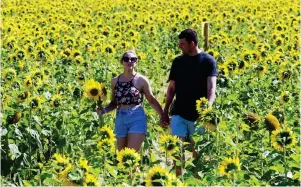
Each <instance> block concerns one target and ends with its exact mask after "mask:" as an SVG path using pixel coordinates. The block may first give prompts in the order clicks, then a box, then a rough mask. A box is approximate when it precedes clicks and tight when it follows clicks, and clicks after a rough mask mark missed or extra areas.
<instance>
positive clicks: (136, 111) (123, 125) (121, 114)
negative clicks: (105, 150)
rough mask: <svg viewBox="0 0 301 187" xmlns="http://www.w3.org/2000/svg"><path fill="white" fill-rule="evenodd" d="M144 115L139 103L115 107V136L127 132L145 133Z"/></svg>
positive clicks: (123, 134) (125, 134)
mask: <svg viewBox="0 0 301 187" xmlns="http://www.w3.org/2000/svg"><path fill="white" fill-rule="evenodd" d="M146 127H147V123H146V115H145V113H144V110H143V108H142V106H141V105H138V106H135V107H133V108H127V109H117V112H116V119H115V129H114V133H115V135H116V137H117V138H121V137H127V136H128V134H146Z"/></svg>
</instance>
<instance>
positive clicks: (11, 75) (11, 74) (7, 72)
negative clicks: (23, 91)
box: [2, 68, 17, 82]
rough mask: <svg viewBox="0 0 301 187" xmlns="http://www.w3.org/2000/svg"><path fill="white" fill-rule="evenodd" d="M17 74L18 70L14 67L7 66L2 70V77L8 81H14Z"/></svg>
mask: <svg viewBox="0 0 301 187" xmlns="http://www.w3.org/2000/svg"><path fill="white" fill-rule="evenodd" d="M16 76H17V73H16V70H15V69H13V68H6V69H4V70H3V72H2V79H3V80H5V81H8V82H11V81H13V80H14V79H15V78H16Z"/></svg>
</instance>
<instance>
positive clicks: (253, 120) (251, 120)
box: [244, 112, 260, 130]
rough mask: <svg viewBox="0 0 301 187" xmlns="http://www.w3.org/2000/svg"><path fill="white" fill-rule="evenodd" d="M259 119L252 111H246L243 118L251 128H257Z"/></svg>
mask: <svg viewBox="0 0 301 187" xmlns="http://www.w3.org/2000/svg"><path fill="white" fill-rule="evenodd" d="M259 121H260V117H259V116H258V115H257V114H255V113H253V112H248V113H247V114H246V116H245V118H244V122H245V123H246V124H248V125H249V126H250V129H251V130H257V129H258V123H259Z"/></svg>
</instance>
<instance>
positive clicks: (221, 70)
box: [218, 65, 229, 77]
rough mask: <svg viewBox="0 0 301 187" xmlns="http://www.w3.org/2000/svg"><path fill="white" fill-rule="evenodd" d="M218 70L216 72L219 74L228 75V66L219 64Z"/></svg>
mask: <svg viewBox="0 0 301 187" xmlns="http://www.w3.org/2000/svg"><path fill="white" fill-rule="evenodd" d="M218 71H219V72H218V73H219V74H220V75H223V76H225V77H228V75H229V70H228V68H227V67H226V66H225V65H220V66H219V67H218Z"/></svg>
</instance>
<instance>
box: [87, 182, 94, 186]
mask: <svg viewBox="0 0 301 187" xmlns="http://www.w3.org/2000/svg"><path fill="white" fill-rule="evenodd" d="M87 186H96V184H95V183H94V182H88V183H87Z"/></svg>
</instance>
